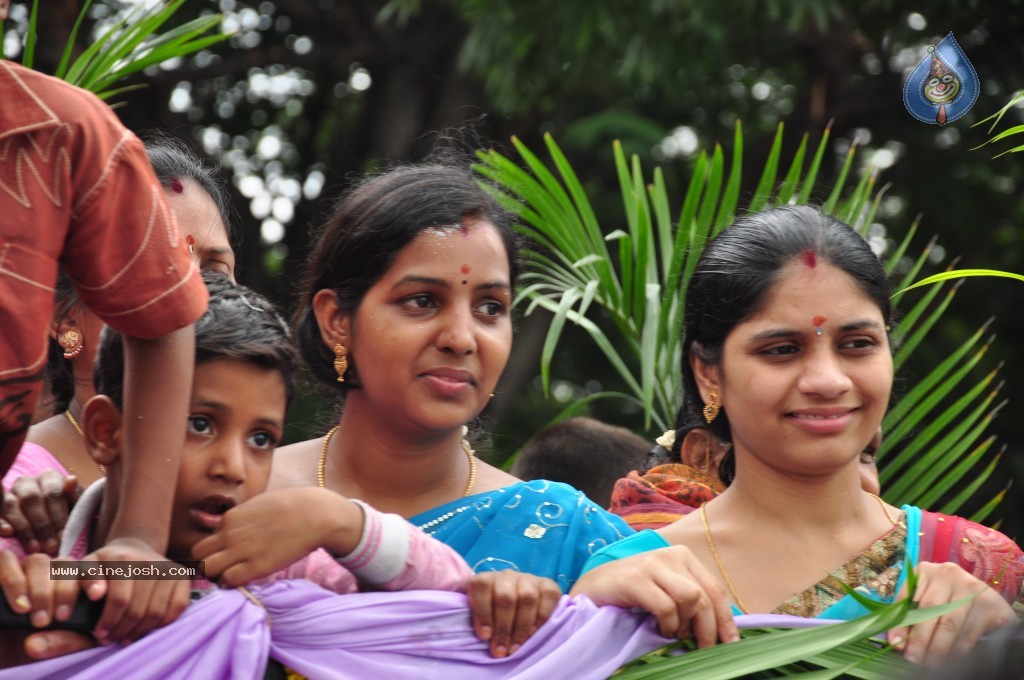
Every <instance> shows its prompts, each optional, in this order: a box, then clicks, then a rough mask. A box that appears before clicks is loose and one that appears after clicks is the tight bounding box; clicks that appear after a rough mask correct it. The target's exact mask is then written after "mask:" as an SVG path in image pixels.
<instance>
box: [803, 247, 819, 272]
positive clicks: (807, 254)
mask: <svg viewBox="0 0 1024 680" xmlns="http://www.w3.org/2000/svg"><path fill="white" fill-rule="evenodd" d="M803 258H804V264H805V265H807V266H808V267H810V268H811V269H814V268H815V267H817V266H818V256H817V255H815V254H814V251H813V250H811V249H810V248H808V249H807V250H805V251H804V254H803Z"/></svg>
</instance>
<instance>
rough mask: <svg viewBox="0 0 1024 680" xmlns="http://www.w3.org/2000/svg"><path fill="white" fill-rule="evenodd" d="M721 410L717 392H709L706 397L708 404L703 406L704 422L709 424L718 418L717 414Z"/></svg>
mask: <svg viewBox="0 0 1024 680" xmlns="http://www.w3.org/2000/svg"><path fill="white" fill-rule="evenodd" d="M721 410H722V403H721V402H720V401H718V392H715V391H714V390H711V394H710V395H709V396H708V403H707V404H705V405H704V420H706V421H708V424H709V425H710V424H711V421H713V420H714V419H715V418H717V417H718V412H719V411H721Z"/></svg>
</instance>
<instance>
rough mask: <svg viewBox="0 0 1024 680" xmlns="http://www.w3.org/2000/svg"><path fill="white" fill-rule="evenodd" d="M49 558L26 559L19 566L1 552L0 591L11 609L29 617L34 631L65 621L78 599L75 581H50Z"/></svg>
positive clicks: (11, 555)
mask: <svg viewBox="0 0 1024 680" xmlns="http://www.w3.org/2000/svg"><path fill="white" fill-rule="evenodd" d="M50 562H51V560H50V558H49V557H47V556H46V555H29V556H28V557H26V558H25V559H24V560H22V562H21V564H19V563H18V558H17V557H15V555H14V553H12V552H9V551H7V550H0V587H2V588H3V591H4V597H5V598H6V599H7V604H9V605H10V606H11V609H12V610H14V611H15V612H17V613H18V614H29V620H30V621H31V622H32V625H33V626H35V627H36V628H45V627H46V626H48V625H50V623H51V622H52V621H53V620H54V619H56V620H57V621H67V620H68V618H70V616H71V612H72V610H73V609H74V607H75V600H77V599H78V581H75V580H63V579H51V578H50Z"/></svg>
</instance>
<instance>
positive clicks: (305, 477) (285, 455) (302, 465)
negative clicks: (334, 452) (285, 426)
mask: <svg viewBox="0 0 1024 680" xmlns="http://www.w3.org/2000/svg"><path fill="white" fill-rule="evenodd" d="M321 444H322V438H321V439H309V440H307V441H304V442H296V443H294V444H289V445H288V446H282V447H280V448H278V449H277V450H276V451H274V464H273V468H272V470H271V473H270V484H269V486H268V487H267V488H268V490H272V489H282V488H287V487H292V486H310V485H315V484H316V466H317V462H318V461H319V456H320V446H321Z"/></svg>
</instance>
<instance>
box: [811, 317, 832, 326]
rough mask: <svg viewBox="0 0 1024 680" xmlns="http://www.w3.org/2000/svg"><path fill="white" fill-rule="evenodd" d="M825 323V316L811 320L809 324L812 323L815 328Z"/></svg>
mask: <svg viewBox="0 0 1024 680" xmlns="http://www.w3.org/2000/svg"><path fill="white" fill-rule="evenodd" d="M826 321H828V317H827V316H816V317H814V318H813V319H811V323H813V324H814V325H815V326H820V325H822V324H823V323H825V322H826Z"/></svg>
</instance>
